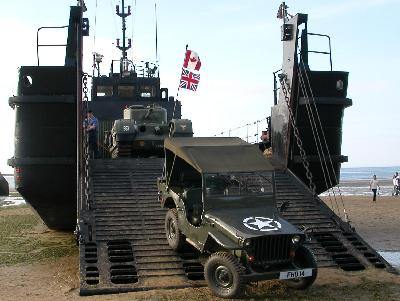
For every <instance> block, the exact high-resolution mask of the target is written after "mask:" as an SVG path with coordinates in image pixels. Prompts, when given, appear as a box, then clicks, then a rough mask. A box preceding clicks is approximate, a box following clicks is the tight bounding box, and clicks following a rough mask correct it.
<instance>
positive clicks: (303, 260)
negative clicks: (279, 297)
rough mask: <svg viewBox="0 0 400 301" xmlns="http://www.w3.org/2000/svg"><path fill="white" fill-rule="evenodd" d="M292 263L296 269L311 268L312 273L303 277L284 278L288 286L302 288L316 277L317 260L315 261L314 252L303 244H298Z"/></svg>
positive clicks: (306, 286)
mask: <svg viewBox="0 0 400 301" xmlns="http://www.w3.org/2000/svg"><path fill="white" fill-rule="evenodd" d="M293 265H294V267H295V268H297V269H308V268H312V269H313V271H312V275H311V276H309V277H304V278H296V279H289V280H284V282H285V283H286V285H287V286H288V287H291V288H294V289H298V290H304V289H306V288H308V287H309V286H310V285H312V284H313V283H314V281H315V279H316V278H317V274H318V270H317V262H316V261H315V258H314V254H313V253H312V252H311V251H310V250H309V249H308V248H306V247H305V246H300V247H299V248H298V249H297V250H296V256H295V258H294V262H293Z"/></svg>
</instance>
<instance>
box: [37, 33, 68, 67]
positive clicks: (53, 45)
mask: <svg viewBox="0 0 400 301" xmlns="http://www.w3.org/2000/svg"><path fill="white" fill-rule="evenodd" d="M64 28H68V25H64V26H42V27H39V28H38V30H37V32H36V57H37V65H38V66H40V60H39V48H40V47H66V46H68V45H67V44H40V43H39V33H40V32H41V30H43V29H64Z"/></svg>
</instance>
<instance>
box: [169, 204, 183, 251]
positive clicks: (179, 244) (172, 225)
mask: <svg viewBox="0 0 400 301" xmlns="http://www.w3.org/2000/svg"><path fill="white" fill-rule="evenodd" d="M165 233H166V235H167V241H168V244H169V246H170V247H171V248H172V249H173V250H175V251H178V252H179V251H181V250H182V249H183V246H184V245H185V236H184V235H183V234H182V232H181V230H180V229H179V227H178V212H177V211H176V209H175V208H174V209H170V210H168V212H167V214H166V216H165Z"/></svg>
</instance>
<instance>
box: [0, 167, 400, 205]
mask: <svg viewBox="0 0 400 301" xmlns="http://www.w3.org/2000/svg"><path fill="white" fill-rule="evenodd" d="M396 171H397V172H399V173H400V166H389V167H344V168H342V169H341V171H340V185H338V186H337V188H335V191H336V192H338V190H339V189H340V193H341V194H342V195H343V196H356V195H359V196H363V195H371V191H370V190H369V182H370V180H371V179H372V176H373V175H376V177H377V179H378V181H379V183H380V190H379V195H382V196H388V195H391V194H392V192H393V182H392V178H393V175H394V173H395V172H396ZM4 177H5V179H6V180H7V182H8V184H9V186H10V192H11V195H10V196H8V197H0V207H6V206H16V205H21V204H24V203H25V201H24V199H23V198H22V197H21V196H19V195H18V193H17V192H16V191H15V182H14V176H12V175H5V176H4ZM328 194H329V192H325V193H322V194H321V196H325V195H328Z"/></svg>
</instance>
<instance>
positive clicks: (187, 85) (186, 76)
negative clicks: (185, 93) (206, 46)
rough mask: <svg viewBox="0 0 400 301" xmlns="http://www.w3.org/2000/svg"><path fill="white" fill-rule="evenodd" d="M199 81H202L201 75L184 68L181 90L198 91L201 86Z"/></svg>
mask: <svg viewBox="0 0 400 301" xmlns="http://www.w3.org/2000/svg"><path fill="white" fill-rule="evenodd" d="M199 81H200V74H198V73H193V72H191V71H190V70H188V69H185V68H182V74H181V81H180V83H179V88H182V89H188V90H192V91H196V90H197V86H198V85H199Z"/></svg>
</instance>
